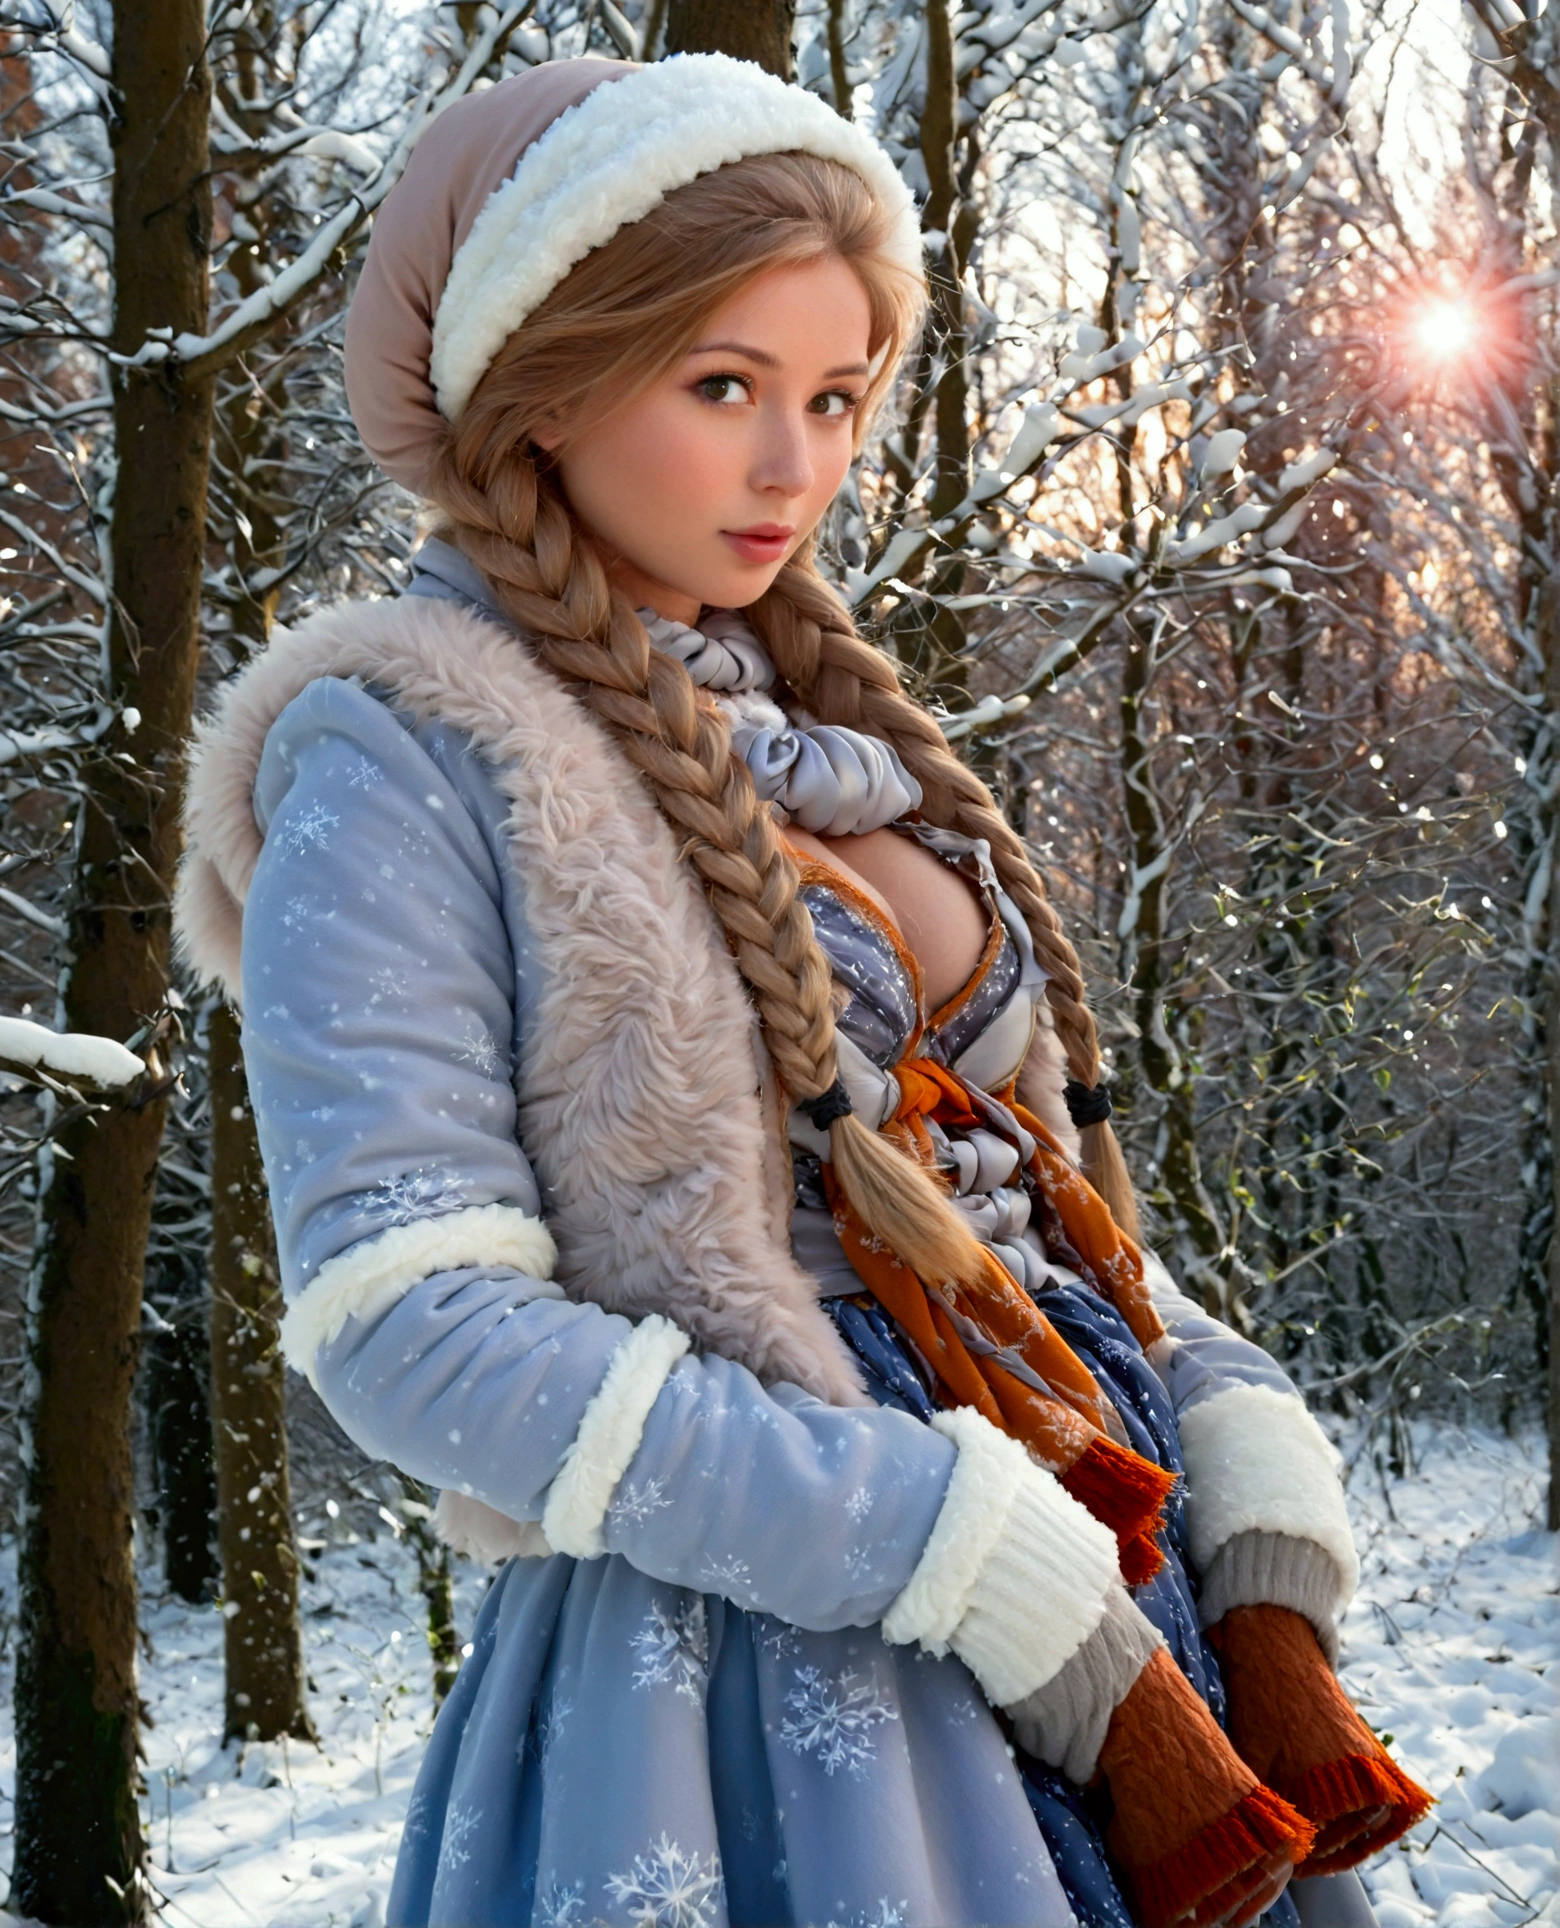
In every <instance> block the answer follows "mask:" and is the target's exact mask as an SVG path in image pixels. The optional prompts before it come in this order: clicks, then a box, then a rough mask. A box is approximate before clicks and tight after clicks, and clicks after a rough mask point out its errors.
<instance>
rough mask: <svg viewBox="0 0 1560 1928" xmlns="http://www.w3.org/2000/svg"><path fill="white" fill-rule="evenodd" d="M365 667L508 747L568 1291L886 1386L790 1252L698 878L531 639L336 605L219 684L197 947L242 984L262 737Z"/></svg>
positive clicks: (211, 968)
mask: <svg viewBox="0 0 1560 1928" xmlns="http://www.w3.org/2000/svg"><path fill="white" fill-rule="evenodd" d="M351 675H359V676H362V677H363V678H364V679H365V680H367V681H370V682H372V683H373V684H374V685H375V686H376V687H378V688H381V689H384V690H386V691H388V692H389V693H390V694H391V696H392V698H393V700H394V701H395V703H396V704H397V706H398V707H400V708H402V709H405V710H407V711H409V712H410V713H411V714H412V715H414V716H415V717H417V718H418V720H419V721H424V720H428V719H432V718H437V719H438V720H440V721H441V722H444V723H447V724H450V725H452V726H453V727H455V728H457V729H460V730H463V731H465V732H466V734H467V735H469V736H470V737H471V739H472V740H473V742H474V743H475V744H476V745H477V747H478V748H479V749H480V750H481V751H482V752H483V754H484V755H485V756H486V758H487V759H488V761H489V762H490V764H491V765H492V766H493V770H494V775H495V780H496V782H497V784H498V786H499V788H500V790H501V791H502V792H503V794H504V795H505V796H506V797H507V798H508V800H509V802H510V805H511V809H512V815H511V818H510V830H511V833H512V835H513V837H514V838H515V840H516V844H517V847H518V849H519V851H521V852H523V856H522V857H520V858H519V859H518V867H519V868H521V869H522V870H523V874H524V876H525V881H526V910H527V918H528V922H529V924H530V927H531V931H532V935H533V938H534V941H535V944H536V948H537V951H538V954H539V956H540V958H541V961H542V963H543V966H544V975H545V980H546V983H547V986H548V988H547V990H546V991H545V993H544V995H543V999H542V1005H541V1009H540V1010H539V1011H538V1013H537V1021H536V1023H535V1024H534V1025H532V1026H531V1027H530V1033H529V1035H528V1037H527V1038H526V1039H525V1041H524V1045H523V1052H522V1062H521V1063H520V1065H519V1066H518V1067H517V1077H516V1084H517V1089H518V1091H519V1093H520V1099H521V1107H520V1135H521V1137H522V1140H523V1142H524V1144H525V1147H526V1150H527V1153H528V1155H529V1156H530V1157H531V1159H532V1161H533V1163H534V1164H535V1166H536V1168H537V1175H538V1177H539V1179H540V1180H541V1182H542V1186H543V1190H544V1193H545V1195H546V1197H547V1201H548V1211H547V1220H548V1225H549V1227H550V1229H551V1230H552V1232H553V1234H554V1236H555V1238H556V1240H557V1244H558V1254H559V1258H558V1271H557V1277H558V1280H559V1282H560V1283H561V1284H562V1285H563V1287H564V1289H565V1290H566V1291H567V1292H568V1293H569V1295H570V1296H571V1297H574V1298H578V1299H590V1300H594V1301H596V1302H597V1303H598V1304H601V1305H604V1306H606V1307H608V1308H609V1309H610V1310H612V1311H616V1312H625V1313H629V1314H632V1315H634V1316H635V1317H643V1316H644V1315H646V1314H648V1313H651V1312H660V1313H664V1314H666V1315H667V1316H668V1317H670V1318H672V1319H674V1320H675V1321H676V1322H677V1324H678V1325H680V1326H681V1327H682V1328H683V1329H684V1330H685V1331H686V1332H688V1333H690V1334H691V1335H692V1336H693V1337H694V1339H695V1340H697V1341H698V1342H699V1343H700V1344H701V1345H702V1346H704V1347H706V1348H707V1349H708V1350H710V1351H711V1352H715V1353H719V1354H721V1355H722V1356H724V1357H726V1358H728V1359H734V1360H737V1361H739V1362H740V1363H741V1364H743V1365H746V1366H748V1367H749V1368H751V1370H752V1371H753V1372H755V1373H756V1374H757V1375H758V1377H759V1378H760V1379H762V1380H764V1381H765V1382H773V1381H776V1380H782V1379H785V1380H790V1381H793V1382H794V1383H796V1384H798V1385H801V1386H804V1387H805V1388H806V1389H807V1390H808V1391H810V1392H813V1393H816V1394H817V1395H818V1396H819V1397H820V1398H823V1399H827V1400H829V1401H830V1402H832V1403H833V1404H835V1405H857V1404H862V1403H865V1401H866V1395H865V1393H863V1392H862V1391H861V1388H860V1380H859V1377H858V1375H857V1372H856V1368H855V1366H854V1364H853V1362H852V1360H851V1357H850V1355H849V1353H848V1351H847V1350H846V1348H845V1346H844V1345H843V1343H842V1342H841V1340H840V1338H839V1336H838V1334H837V1333H836V1331H835V1329H834V1326H833V1323H832V1321H831V1320H830V1319H829V1317H828V1315H827V1314H826V1313H825V1312H824V1311H823V1310H822V1308H821V1307H820V1305H819V1304H818V1301H817V1296H816V1288H815V1284H814V1281H813V1280H812V1279H811V1277H810V1276H809V1275H808V1274H807V1273H806V1272H804V1271H803V1270H802V1269H801V1267H800V1266H798V1265H797V1264H796V1262H795V1261H794V1259H793V1258H792V1257H791V1252H790V1236H789V1222H788V1219H789V1213H788V1200H789V1191H790V1187H789V1158H788V1156H787V1154H786V1150H785V1146H784V1143H783V1139H782V1136H781V1131H780V1124H781V1120H780V1114H779V1109H778V1105H777V1103H776V1101H775V1098H774V1093H773V1087H772V1084H771V1083H770V1081H769V1079H768V1053H767V1052H766V1051H764V1050H763V1048H762V1045H761V1042H760V1040H759V1036H758V1031H757V1024H756V1020H755V1018H754V1015H753V1011H752V1007H751V1005H750V1004H749V1002H748V999H747V996H746V994H745V991H744V989H743V986H742V983H741V980H740V978H739V976H738V974H737V971H736V967H735V965H734V964H733V962H732V960H731V957H730V954H729V952H728V951H727V949H726V946H725V943H724V941H723V939H722V936H721V933H720V930H719V927H718V925H717V923H716V921H715V918H714V915H713V913H712V912H711V910H710V908H709V906H708V904H707V902H706V901H705V898H704V895H703V893H702V891H701V890H700V889H699V886H698V883H697V881H696V880H695V878H694V876H693V873H692V872H691V871H690V870H689V868H688V867H687V866H686V865H685V864H683V863H682V862H680V861H679V859H678V856H677V852H676V846H675V842H674V839H673V836H672V832H671V830H670V828H669V826H668V825H667V823H666V821H665V819H664V818H663V817H662V815H661V813H660V811H659V810H658V809H657V808H656V806H655V803H654V801H653V800H652V798H651V796H650V794H649V792H648V790H647V789H646V788H645V786H644V785H643V783H642V782H641V780H640V779H639V778H638V777H637V776H636V775H634V774H633V773H631V772H630V770H629V769H628V767H627V765H626V764H625V763H624V762H623V759H622V757H621V756H620V754H619V753H618V751H617V750H616V748H615V746H614V745H613V744H612V743H611V742H610V741H609V740H608V738H607V737H606V735H605V733H604V732H603V731H602V729H601V728H600V726H599V725H598V724H597V723H596V722H595V720H594V719H593V718H592V717H591V716H590V715H589V714H588V713H587V712H586V710H585V709H584V708H583V706H582V705H581V704H580V703H579V702H578V701H577V700H576V699H575V698H574V697H573V696H571V695H570V694H569V693H568V692H567V691H566V690H565V689H564V688H563V686H562V685H561V684H560V683H559V682H558V681H557V680H556V678H554V677H553V676H552V675H551V673H550V672H549V671H547V670H546V669H545V668H544V667H543V666H542V665H541V664H539V663H538V662H537V661H536V660H535V658H534V657H533V656H532V655H531V654H530V653H529V651H527V650H526V649H525V648H524V647H523V646H522V645H521V644H519V643H518V642H517V641H516V639H515V637H514V636H513V635H512V634H510V633H508V632H507V631H505V630H503V629H501V628H499V627H498V626H497V625H495V624H494V623H492V622H489V621H485V620H483V619H482V618H481V617H479V616H477V615H474V614H472V613H471V612H469V611H467V610H464V609H461V608H459V607H457V606H454V605H452V604H449V603H443V602H436V601H430V600H426V599H420V598H406V599H403V600H402V601H399V602H355V603H345V604H340V605H337V606H336V607H334V608H331V609H327V610H325V611H322V612H321V613H320V614H318V615H316V616H314V617H311V618H310V619H309V620H308V621H307V622H305V623H303V624H301V625H300V626H299V627H298V628H297V629H296V630H286V629H279V630H278V631H277V632H276V634H275V637H274V639H273V641H272V642H271V644H270V646H269V647H268V648H267V649H266V650H265V651H264V652H263V653H262V654H261V655H259V656H258V657H256V658H255V659H254V661H252V662H251V663H250V664H249V665H248V666H247V667H246V668H245V669H244V670H243V671H241V672H240V674H239V675H238V676H236V677H235V678H234V679H233V680H232V681H231V682H230V683H228V684H226V685H225V686H224V688H223V689H222V691H221V693H220V695H219V697H218V700H217V705H216V708H215V710H214V712H213V714H212V715H211V716H210V717H209V718H208V719H206V720H205V721H204V722H203V723H201V724H200V725H199V727H198V728H197V731H196V734H195V743H194V750H193V754H192V758H191V767H190V776H189V788H188V797H187V802H186V808H185V826H186V834H187V840H188V849H187V854H186V857H185V862H184V866H183V870H182V872H181V876H180V881H179V888H178V894H177V898H176V903H175V924H176V929H177V931H178V937H179V942H180V945H181V948H182V949H183V951H184V953H185V955H186V957H187V958H188V959H189V961H190V963H191V964H192V965H193V966H194V967H195V969H196V970H197V971H198V972H199V973H200V975H201V976H203V977H205V978H207V979H209V980H211V981H213V982H216V983H218V984H220V985H221V986H222V987H223V988H224V989H225V990H226V992H227V994H228V995H229V996H230V997H236V995H237V992H238V989H239V951H240V939H241V934H242V923H243V904H244V899H245V897H246V895H247V894H248V889H249V884H250V880H251V878H252V877H253V875H254V869H255V864H256V862H257V861H258V858H259V855H260V847H261V838H260V833H259V830H258V827H257V826H256V823H255V820H254V812H253V808H252V803H251V798H252V794H253V789H254V780H255V774H256V771H257V770H258V767H259V762H260V753H261V750H262V748H263V746H264V743H265V737H266V733H267V732H268V731H269V729H270V727H271V725H272V724H273V723H274V722H275V721H276V719H277V717H278V716H279V715H280V714H281V712H282V711H283V710H284V709H285V708H286V707H287V705H288V704H289V703H290V702H291V701H292V700H293V698H294V697H296V696H297V695H298V694H299V693H300V692H301V691H302V690H303V689H304V688H305V687H306V686H307V685H308V684H309V683H311V682H313V681H314V679H315V678H316V677H320V676H351Z"/></svg>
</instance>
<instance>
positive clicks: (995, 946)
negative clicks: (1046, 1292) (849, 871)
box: [792, 823, 1076, 1294]
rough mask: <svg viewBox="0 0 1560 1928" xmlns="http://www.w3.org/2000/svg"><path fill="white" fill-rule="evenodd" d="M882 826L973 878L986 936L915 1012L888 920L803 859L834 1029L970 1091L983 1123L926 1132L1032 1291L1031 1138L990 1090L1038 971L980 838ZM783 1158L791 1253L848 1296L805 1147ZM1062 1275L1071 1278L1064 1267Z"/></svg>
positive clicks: (917, 997) (916, 998)
mask: <svg viewBox="0 0 1560 1928" xmlns="http://www.w3.org/2000/svg"><path fill="white" fill-rule="evenodd" d="M896 829H898V830H899V831H900V833H901V834H903V835H906V836H913V837H915V838H916V840H917V841H918V842H919V843H921V844H922V845H924V846H925V847H926V848H927V849H929V850H931V851H932V852H933V853H934V854H935V855H936V856H938V857H939V858H941V859H942V861H943V862H945V863H947V864H950V865H951V866H953V867H954V868H956V869H958V870H959V871H961V872H962V873H963V874H964V875H965V876H967V877H968V878H969V880H970V882H971V883H972V884H974V886H975V887H976V888H977V889H978V891H979V892H980V894H981V898H982V901H983V903H984V905H985V908H986V914H987V918H988V924H987V934H986V941H985V944H984V945H983V947H982V950H981V955H980V958H979V960H978V961H977V963H976V966H975V969H974V970H973V972H972V973H971V974H970V976H969V978H968V980H967V981H966V982H965V984H964V985H963V986H962V987H961V988H960V989H959V990H958V991H957V992H956V993H955V994H954V996H952V997H951V998H949V999H948V1000H947V1001H946V1003H944V1004H942V1005H941V1006H940V1007H938V1008H937V1009H936V1010H931V1011H929V1010H928V1009H927V1001H926V994H925V988H924V984H923V981H922V974H921V970H920V967H919V965H918V964H917V962H916V959H915V958H914V956H913V955H912V954H911V952H910V950H909V949H908V947H907V946H906V944H905V942H904V940H903V938H902V937H901V935H900V933H899V931H898V930H897V929H896V927H895V925H894V924H893V922H892V920H891V919H890V918H889V917H888V916H887V915H886V914H885V912H884V911H883V909H882V908H881V907H880V906H879V905H878V904H877V903H876V902H875V901H874V900H873V899H872V898H870V897H869V896H867V895H866V894H865V892H863V891H861V890H859V889H858V888H857V887H856V886H855V885H854V884H853V883H852V882H851V880H850V879H849V878H847V877H845V876H843V875H842V874H841V873H840V872H839V871H838V870H835V869H833V868H832V867H831V866H829V865H827V864H825V863H823V862H821V861H819V860H818V859H817V858H815V857H812V856H804V857H803V860H802V862H801V864H800V870H801V880H802V881H801V892H802V897H803V900H804V902H805V903H806V905H807V908H808V910H809V912H810V913H811V915H812V920H813V929H814V931H815V933H816V935H817V938H818V942H819V944H820V945H821V946H822V948H823V951H824V954H825V955H826V956H827V958H828V960H829V964H830V967H831V969H832V971H833V974H834V978H835V982H836V984H837V985H839V986H840V987H841V989H843V990H844V991H845V992H846V993H847V994H848V995H847V999H846V1002H845V1003H844V1005H843V1006H842V1008H841V1009H840V1011H839V1013H838V1016H837V1018H836V1024H837V1026H838V1028H839V1031H840V1033H841V1035H842V1036H843V1037H845V1038H846V1039H848V1040H849V1042H850V1043H851V1044H853V1045H854V1046H855V1047H856V1048H857V1049H858V1050H859V1051H860V1052H861V1053H862V1055H863V1056H864V1057H866V1058H867V1059H869V1060H870V1061H871V1063H872V1064H874V1065H875V1066H877V1068H878V1069H879V1070H881V1071H892V1070H893V1069H894V1068H895V1067H896V1066H899V1065H902V1064H904V1063H905V1062H906V1061H907V1060H910V1059H915V1058H922V1059H926V1058H929V1059H931V1060H933V1061H934V1062H935V1063H937V1064H939V1065H942V1066H945V1067H946V1068H947V1069H949V1070H951V1071H953V1072H955V1073H956V1074H957V1075H958V1076H959V1078H960V1079H961V1080H962V1081H963V1083H964V1084H965V1085H967V1086H969V1087H970V1088H971V1089H972V1090H974V1091H976V1092H978V1093H979V1094H980V1096H981V1100H982V1105H983V1110H984V1111H985V1113H986V1116H987V1126H983V1127H977V1128H973V1129H959V1128H958V1127H953V1126H943V1125H940V1124H937V1123H936V1122H929V1123H928V1126H927V1130H928V1135H929V1137H930V1139H931V1142H932V1146H933V1150H934V1154H935V1157H936V1160H937V1164H938V1167H939V1169H940V1170H941V1171H942V1173H943V1175H944V1177H945V1179H946V1181H947V1183H948V1186H949V1190H950V1194H951V1196H952V1199H953V1202H954V1204H955V1206H956V1207H957V1208H958V1209H959V1210H960V1211H961V1212H962V1213H963V1214H964V1216H965V1217H966V1219H967V1221H968V1223H969V1226H970V1229H971V1231H973V1232H974V1233H975V1235H976V1237H977V1238H979V1239H980V1240H981V1241H982V1243H984V1244H988V1245H990V1246H991V1247H992V1249H993V1250H994V1251H995V1253H996V1255H997V1256H998V1257H999V1258H1000V1259H1001V1260H1002V1262H1003V1264H1004V1265H1005V1266H1006V1267H1007V1269H1008V1270H1009V1271H1010V1272H1011V1273H1012V1274H1013V1276H1014V1278H1015V1279H1017V1281H1018V1282H1019V1284H1021V1285H1023V1286H1024V1287H1025V1288H1026V1289H1027V1290H1029V1291H1031V1292H1033V1291H1038V1290H1040V1289H1042V1288H1043V1287H1044V1286H1045V1285H1046V1284H1047V1283H1048V1282H1049V1281H1050V1280H1051V1278H1052V1277H1053V1275H1054V1274H1055V1273H1056V1271H1057V1268H1056V1267H1055V1266H1053V1265H1051V1264H1050V1263H1049V1261H1048V1258H1047V1254H1046V1252H1045V1247H1044V1243H1043V1241H1042V1239H1041V1237H1040V1235H1039V1232H1038V1230H1034V1231H1032V1230H1031V1229H1030V1218H1031V1200H1030V1196H1029V1191H1028V1188H1027V1183H1026V1180H1025V1177H1024V1173H1023V1169H1022V1168H1023V1166H1024V1165H1025V1164H1027V1162H1028V1151H1029V1150H1030V1149H1032V1146H1029V1147H1026V1145H1025V1142H1024V1137H1025V1135H1024V1133H1023V1132H1022V1130H1021V1129H1020V1128H1019V1127H1018V1125H1017V1123H1016V1121H1015V1120H1014V1119H1013V1118H1012V1116H1011V1114H1010V1113H1009V1112H1008V1111H1007V1109H1006V1107H1005V1105H1004V1104H1003V1103H1002V1098H1003V1096H1004V1094H1008V1093H1010V1089H1011V1085H1012V1082H1013V1079H1014V1078H1015V1076H1016V1075H1017V1073H1018V1069H1019V1067H1020V1065H1021V1064H1022V1063H1023V1061H1024V1056H1025V1054H1026V1053H1027V1051H1028V1050H1029V1046H1030V1042H1031V1040H1032V1038H1033V1035H1034V1028H1035V1024H1036V1020H1037V1007H1038V1001H1039V999H1040V998H1041V997H1042V996H1043V995H1044V991H1045V984H1046V976H1045V972H1044V971H1043V970H1042V969H1041V968H1040V966H1039V965H1038V964H1037V963H1036V961H1035V956H1034V950H1033V947H1032V944H1031V941H1030V937H1029V931H1028V928H1027V926H1026V925H1025V923H1024V921H1023V917H1022V914H1021V913H1020V912H1019V910H1018V908H1017V907H1016V905H1014V904H1013V903H1012V901H1011V899H1009V898H1008V897H1007V896H1006V894H1005V893H1004V892H1003V891H1002V890H1001V888H1000V886H999V885H998V882H997V878H996V874H995V872H994V871H993V869H992V865H991V857H990V851H989V847H988V846H987V845H986V843H985V842H984V841H983V840H979V839H976V838H972V837H966V836H962V835H960V834H958V833H957V832H954V831H945V830H937V829H934V828H933V827H932V826H931V825H927V824H920V823H904V824H900V825H897V826H896ZM988 1127H989V1128H988ZM793 1160H794V1166H795V1174H796V1208H795V1213H794V1216H793V1221H792V1231H793V1238H794V1241H795V1244H796V1249H797V1255H798V1257H799V1258H800V1259H801V1260H802V1262H803V1263H804V1264H806V1265H807V1266H808V1267H809V1268H810V1269H811V1270H812V1271H813V1272H814V1273H815V1275H816V1276H818V1277H819V1278H820V1279H821V1280H822V1282H823V1286H824V1290H825V1292H826V1293H830V1294H833V1293H854V1292H856V1291H859V1289H860V1281H859V1280H858V1279H857V1278H856V1276H855V1274H854V1273H853V1272H852V1271H851V1269H850V1267H849V1265H848V1263H847V1262H846V1260H845V1257H844V1253H843V1251H842V1250H841V1249H840V1247H839V1245H838V1241H837V1238H836V1236H835V1234H834V1231H833V1226H832V1220H831V1217H830V1214H829V1212H828V1209H827V1204H826V1200H825V1197H824V1188H823V1182H822V1172H821V1169H820V1164H819V1160H818V1158H817V1156H816V1155H815V1154H813V1153H811V1152H809V1151H808V1150H806V1149H805V1148H802V1147H796V1148H794V1150H793ZM1064 1276H1065V1277H1067V1278H1068V1279H1071V1278H1073V1277H1075V1276H1076V1275H1075V1274H1072V1273H1070V1272H1065V1271H1064Z"/></svg>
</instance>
